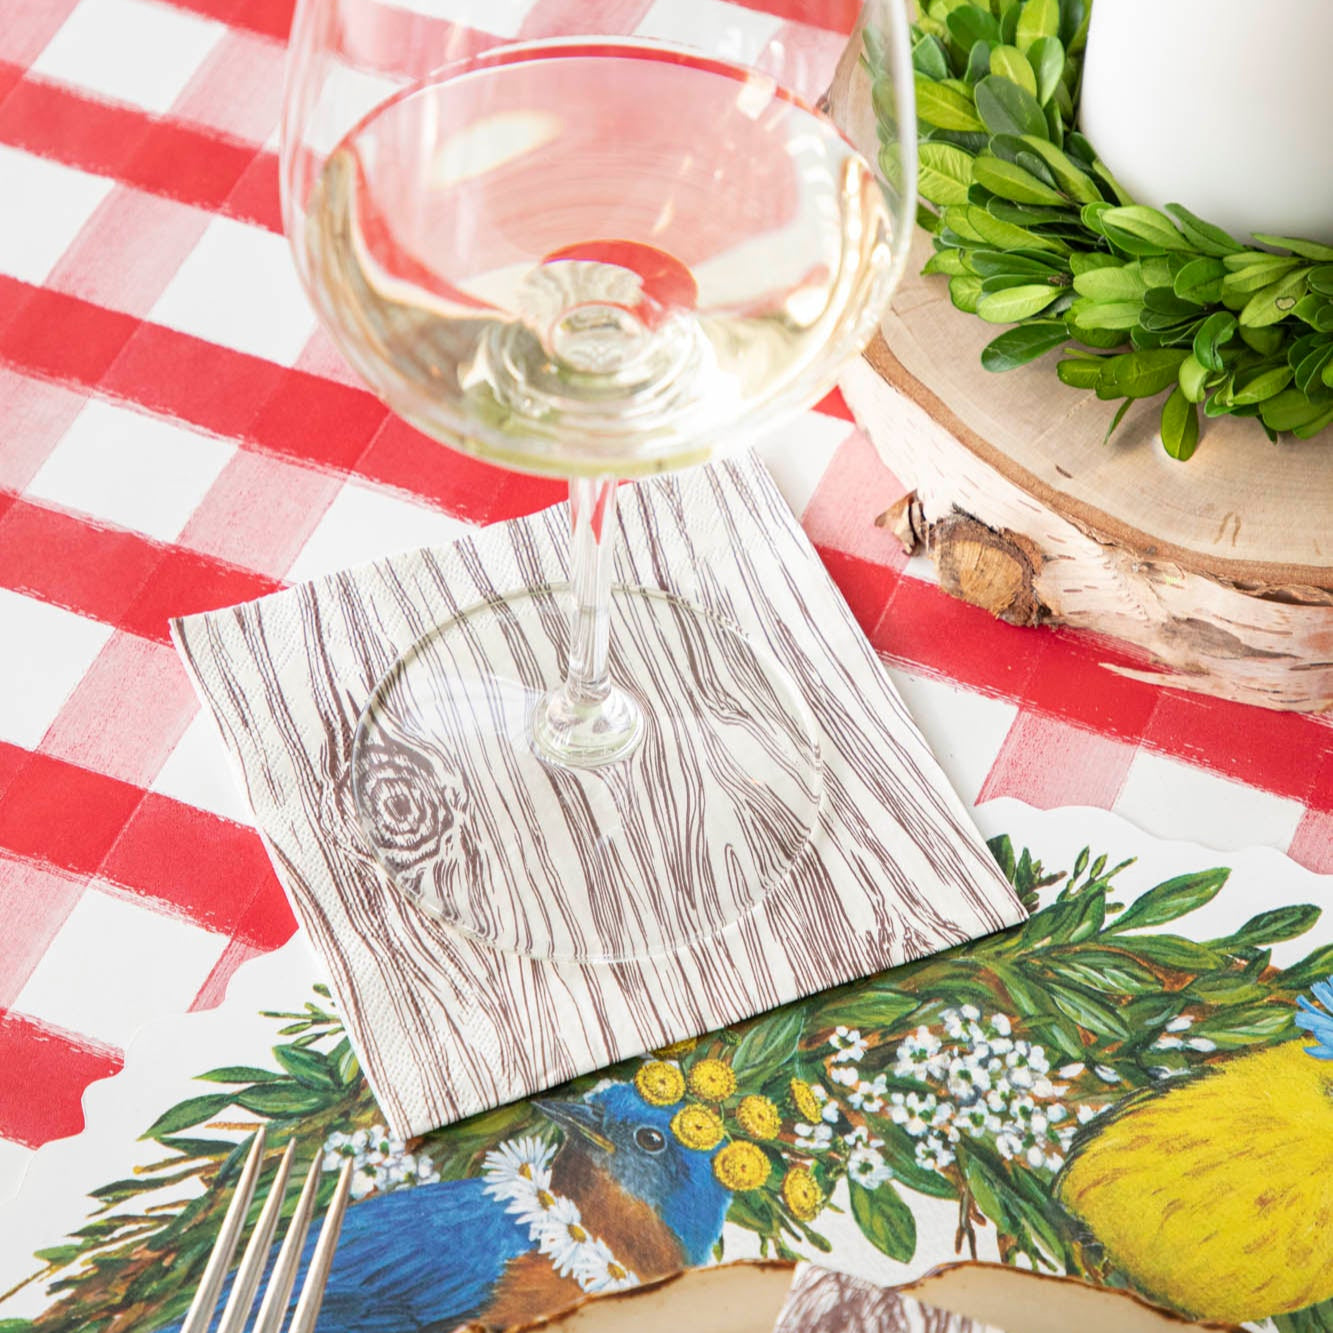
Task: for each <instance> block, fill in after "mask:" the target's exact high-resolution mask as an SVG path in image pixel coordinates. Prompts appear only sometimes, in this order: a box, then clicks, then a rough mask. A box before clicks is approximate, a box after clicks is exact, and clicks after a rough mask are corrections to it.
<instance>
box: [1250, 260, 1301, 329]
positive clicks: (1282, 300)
mask: <svg viewBox="0 0 1333 1333" xmlns="http://www.w3.org/2000/svg"><path fill="white" fill-rule="evenodd" d="M1305 287H1306V271H1305V270H1304V269H1296V270H1295V271H1294V272H1292V273H1288V274H1286V275H1285V276H1283V277H1282V278H1280V279H1278V281H1277V282H1274V283H1272V284H1271V285H1270V286H1267V287H1264V288H1263V289H1262V290H1260V291H1257V292H1255V294H1254V295H1253V296H1252V297H1250V299H1249V301H1247V302H1246V304H1245V308H1244V309H1243V310H1242V311H1241V312H1240V322H1241V325H1242V327H1245V328H1254V329H1261V328H1265V327H1267V326H1268V325H1269V324H1276V323H1277V322H1278V321H1279V320H1282V319H1286V317H1287V316H1288V315H1289V314H1291V312H1292V310H1293V309H1294V308H1295V306H1296V303H1297V301H1299V300H1300V299H1301V297H1302V296H1304V295H1305Z"/></svg>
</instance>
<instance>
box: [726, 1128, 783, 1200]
mask: <svg viewBox="0 0 1333 1333" xmlns="http://www.w3.org/2000/svg"><path fill="white" fill-rule="evenodd" d="M772 1171H773V1164H772V1162H770V1161H769V1160H768V1154H767V1153H766V1152H765V1151H764V1150H763V1149H762V1148H759V1147H756V1145H755V1144H753V1143H748V1142H746V1140H744V1139H737V1140H736V1142H735V1143H729V1144H727V1146H726V1147H725V1148H723V1149H722V1151H721V1152H720V1153H718V1155H717V1156H716V1157H714V1158H713V1174H714V1175H715V1176H716V1177H717V1178H718V1180H720V1181H721V1182H722V1184H724V1185H725V1186H726V1187H727V1188H728V1189H729V1190H757V1189H760V1188H761V1187H762V1186H763V1185H764V1184H765V1183H766V1182H767V1180H768V1177H769V1175H770V1174H771V1173H772Z"/></svg>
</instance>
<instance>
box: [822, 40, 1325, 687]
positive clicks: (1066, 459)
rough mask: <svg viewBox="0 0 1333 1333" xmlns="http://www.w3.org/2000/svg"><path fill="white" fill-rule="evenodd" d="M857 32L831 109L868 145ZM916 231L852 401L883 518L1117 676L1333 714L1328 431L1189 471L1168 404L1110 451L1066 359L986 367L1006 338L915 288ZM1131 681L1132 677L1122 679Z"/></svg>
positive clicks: (1151, 406) (1226, 423) (945, 576)
mask: <svg viewBox="0 0 1333 1333" xmlns="http://www.w3.org/2000/svg"><path fill="white" fill-rule="evenodd" d="M859 47H860V39H859V36H854V37H853V39H852V42H851V44H850V45H849V46H848V48H847V52H846V54H845V56H844V58H843V61H842V63H841V65H840V66H839V69H838V73H837V75H836V76H835V79H834V82H833V85H832V87H831V89H830V92H829V95H828V97H827V98H826V105H827V106H828V108H829V110H830V112H831V114H832V115H833V116H834V118H835V119H836V120H837V121H838V122H839V124H841V125H842V126H843V127H844V129H845V131H846V132H847V133H848V134H849V136H850V137H851V138H852V139H853V141H854V142H856V143H857V144H858V145H860V146H861V147H862V148H863V149H871V148H873V146H874V133H875V131H874V128H873V115H872V114H871V113H870V111H869V110H868V108H869V105H870V102H869V91H870V90H869V86H868V80H867V78H866V76H865V72H864V70H863V69H862V68H860V67H859V65H858V63H857V56H858V53H859ZM930 253H931V248H930V244H929V238H928V237H927V236H926V234H925V232H924V231H922V232H918V235H917V237H916V239H915V242H914V246H913V253H912V256H911V258H910V259H909V262H908V267H907V274H906V276H905V277H904V280H903V282H902V285H901V286H900V288H899V290H898V292H897V294H896V296H895V298H894V302H893V308H892V310H891V311H890V313H889V314H888V316H887V317H886V318H885V320H884V323H883V327H882V331H881V335H880V336H879V337H878V338H877V339H876V340H875V341H874V342H873V343H872V344H871V346H870V348H869V349H868V350H867V352H866V354H865V355H864V357H862V358H861V359H859V360H858V361H857V362H855V363H854V364H853V365H852V366H851V367H850V368H849V370H848V371H847V372H846V374H845V376H844V379H843V385H842V387H843V393H844V396H845V397H846V399H847V401H848V403H849V405H850V406H851V408H852V411H853V413H854V414H855V415H856V417H857V420H858V421H859V422H860V424H861V425H862V427H863V428H864V429H865V431H866V433H867V434H868V435H869V436H870V438H871V440H872V441H873V443H874V445H875V447H876V449H877V450H878V451H879V453H880V455H881V456H882V457H883V459H884V461H885V463H886V464H887V465H888V467H889V468H890V470H891V471H892V472H893V473H894V474H895V475H896V476H897V477H898V478H899V479H900V480H901V481H902V482H903V483H904V484H905V485H906V486H908V487H909V488H910V489H911V494H910V495H909V496H908V497H906V498H905V499H904V500H903V501H902V502H900V503H899V504H898V505H896V506H895V507H894V509H893V510H891V511H889V513H888V514H886V515H885V516H884V517H883V519H882V520H881V521H882V522H883V523H884V525H885V526H888V527H890V528H891V529H892V530H893V531H894V532H895V533H897V534H898V535H899V536H900V537H901V538H902V539H903V541H904V545H905V546H906V547H907V548H908V549H909V550H912V549H916V548H917V547H922V548H924V549H925V550H926V551H927V552H928V553H929V554H930V556H931V557H932V559H933V560H934V561H935V563H936V565H937V566H938V568H939V571H940V578H941V582H942V584H943V585H944V587H945V588H946V589H948V591H950V592H951V593H953V594H954V595H955V596H959V597H962V598H963V599H964V600H966V601H969V602H973V603H975V604H976V605H978V606H982V607H984V608H985V609H986V610H988V611H991V612H992V613H993V614H995V615H998V616H1001V617H1002V618H1003V619H1005V620H1009V621H1011V622H1012V623H1015V624H1022V625H1037V624H1048V625H1071V626H1074V627H1076V628H1080V629H1088V630H1093V631H1096V632H1098V633H1100V634H1103V635H1107V636H1110V637H1112V638H1115V639H1118V640H1121V641H1123V642H1124V643H1125V644H1126V645H1128V646H1129V647H1130V648H1131V649H1135V650H1139V651H1140V652H1142V653H1146V654H1147V656H1148V659H1149V660H1148V661H1147V662H1146V663H1145V669H1143V670H1126V671H1125V674H1128V675H1133V676H1136V677H1139V678H1141V679H1146V680H1151V681H1156V682H1160V683H1163V684H1170V685H1173V686H1177V687H1181V688H1185V689H1191V690H1197V691H1200V692H1203V693H1207V694H1213V695H1219V696H1222V697H1224V698H1228V699H1235V700H1240V701H1244V702H1247V703H1254V704H1261V705H1264V706H1266V707H1269V708H1278V709H1294V710H1302V711H1310V712H1314V711H1320V710H1325V709H1329V708H1333V429H1330V430H1327V431H1325V432H1323V433H1322V434H1321V435H1320V436H1318V437H1316V438H1315V439H1313V440H1308V441H1299V440H1291V439H1284V440H1283V441H1282V442H1281V443H1279V444H1273V443H1271V442H1270V441H1269V440H1268V438H1267V437H1266V436H1265V435H1264V433H1263V431H1262V429H1261V428H1260V427H1259V426H1258V424H1257V423H1255V422H1254V421H1252V420H1236V419H1232V418H1219V419H1216V420H1212V421H1205V422H1204V432H1203V438H1202V441H1201V443H1200V446H1199V450H1198V453H1197V454H1196V455H1195V456H1194V458H1193V459H1191V460H1190V461H1189V462H1188V463H1177V462H1175V461H1173V460H1172V459H1170V458H1168V457H1167V456H1166V454H1165V453H1164V452H1163V450H1162V448H1161V445H1160V443H1159V440H1158V438H1157V430H1156V427H1157V417H1158V413H1159V410H1160V404H1159V403H1158V402H1156V401H1147V402H1141V403H1136V404H1135V405H1134V407H1133V408H1131V410H1130V411H1129V413H1128V414H1127V415H1126V417H1125V420H1124V422H1123V423H1122V425H1121V426H1120V428H1119V430H1118V431H1117V432H1116V433H1115V435H1114V436H1113V437H1112V439H1111V440H1110V441H1109V442H1105V439H1104V437H1105V434H1106V428H1107V426H1108V425H1109V423H1110V419H1111V416H1112V415H1113V413H1114V410H1115V404H1113V403H1104V402H1100V401H1098V400H1097V399H1096V398H1095V396H1094V395H1093V394H1091V393H1088V392H1083V391H1079V390H1075V389H1071V388H1068V387H1066V386H1065V385H1063V384H1061V383H1060V382H1059V381H1058V380H1057V379H1056V376H1055V371H1054V362H1055V360H1056V359H1057V357H1058V353H1051V354H1049V355H1048V356H1046V357H1044V358H1042V359H1041V360H1040V361H1038V362H1035V363H1033V364H1031V365H1028V366H1025V367H1022V368H1021V369H1018V370H1014V371H1009V372H1006V373H1004V374H991V373H989V372H987V371H985V370H983V369H982V367H981V362H980V353H981V349H982V348H983V347H984V346H985V345H986V343H987V342H989V341H990V340H991V339H992V338H993V337H994V336H995V335H996V334H997V333H999V332H1000V331H1001V330H1000V328H999V327H997V326H995V325H991V324H987V323H985V322H984V321H982V320H980V319H978V318H977V317H976V316H974V315H968V314H965V313H964V312H962V311H959V310H956V309H955V308H954V307H953V305H952V304H951V303H950V301H949V293H948V281H947V279H945V278H942V277H922V276H921V275H920V269H921V266H922V265H923V264H924V263H925V261H926V259H927V258H928V257H929V255H930ZM1121 669H1122V670H1123V668H1121Z"/></svg>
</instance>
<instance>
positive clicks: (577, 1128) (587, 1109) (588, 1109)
mask: <svg viewBox="0 0 1333 1333" xmlns="http://www.w3.org/2000/svg"><path fill="white" fill-rule="evenodd" d="M532 1104H533V1105H534V1106H535V1107H536V1108H537V1109H538V1110H539V1111H540V1112H541V1113H542V1115H544V1116H546V1117H547V1119H549V1120H554V1121H555V1123H556V1124H557V1125H559V1126H560V1128H561V1129H563V1130H564V1131H565V1133H566V1134H568V1133H570V1132H571V1131H572V1132H574V1133H578V1134H581V1135H582V1136H583V1137H584V1138H585V1139H587V1140H588V1141H589V1142H590V1143H595V1144H596V1145H597V1146H598V1147H599V1148H601V1149H602V1151H603V1152H615V1150H616V1145H615V1144H614V1143H612V1142H611V1140H610V1139H608V1138H607V1137H606V1135H605V1134H603V1133H602V1112H601V1109H600V1108H599V1107H596V1106H589V1105H588V1104H587V1102H554V1101H546V1100H543V1099H539V1098H534V1099H533V1102H532Z"/></svg>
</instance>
